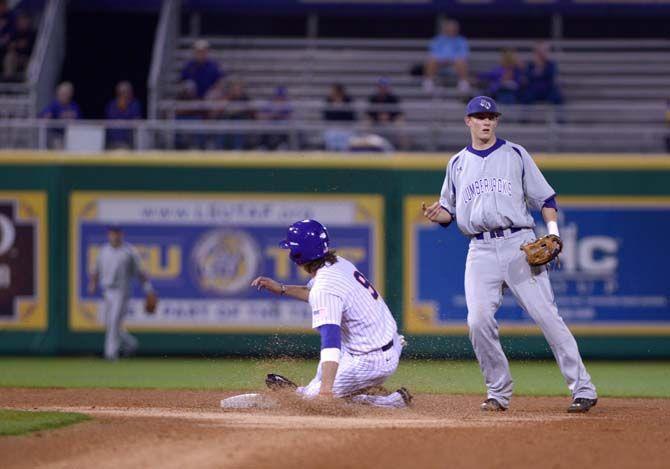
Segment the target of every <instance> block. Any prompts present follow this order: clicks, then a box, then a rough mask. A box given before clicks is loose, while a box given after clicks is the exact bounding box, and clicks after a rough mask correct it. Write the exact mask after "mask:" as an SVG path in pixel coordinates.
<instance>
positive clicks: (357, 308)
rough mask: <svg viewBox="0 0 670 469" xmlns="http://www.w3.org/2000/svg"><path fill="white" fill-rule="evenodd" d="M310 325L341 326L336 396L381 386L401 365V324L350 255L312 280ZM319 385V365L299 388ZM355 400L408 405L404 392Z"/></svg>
mask: <svg viewBox="0 0 670 469" xmlns="http://www.w3.org/2000/svg"><path fill="white" fill-rule="evenodd" d="M309 286H310V287H311V289H310V293H309V304H310V306H311V309H312V327H314V328H315V329H316V328H317V327H319V326H323V325H324V324H334V325H337V326H340V327H341V329H342V349H341V352H340V362H339V367H338V370H337V375H336V376H335V382H334V384H333V395H334V396H335V397H347V396H352V395H355V394H357V393H358V392H360V391H362V390H364V389H366V388H369V387H372V386H381V385H382V384H383V383H384V381H385V380H386V379H387V378H388V377H389V376H391V375H392V374H393V373H394V372H395V371H396V369H397V367H398V361H399V360H400V354H401V352H402V345H401V343H400V342H401V341H400V338H399V336H398V326H397V324H396V322H395V319H393V316H392V314H391V311H390V310H389V308H388V306H387V305H386V303H385V302H384V299H383V298H382V297H381V295H380V294H379V293H378V292H377V291H376V290H375V288H374V287H373V286H372V285H371V284H370V282H368V280H367V279H366V278H365V277H364V276H363V274H361V273H360V272H359V271H358V270H357V269H356V267H355V266H354V265H353V264H352V263H351V262H349V261H348V260H346V259H344V258H342V257H338V258H337V262H336V263H334V264H326V265H325V266H323V267H322V268H320V269H319V270H318V271H317V273H316V275H315V277H314V278H313V279H312V280H311V281H310V283H309ZM320 388H321V366H320V365H319V367H318V369H317V373H316V377H315V378H314V379H313V380H312V381H311V382H310V383H309V384H308V385H307V386H305V387H301V388H298V393H301V394H303V395H305V396H307V397H311V396H316V395H317V394H318V393H319V390H320ZM353 399H354V400H355V401H357V402H361V403H366V404H371V405H376V406H381V407H404V406H405V402H404V401H403V399H402V396H401V395H400V394H399V393H397V392H394V393H392V394H390V395H389V396H368V395H357V396H355V397H354V398H353Z"/></svg>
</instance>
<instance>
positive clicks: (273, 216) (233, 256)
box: [69, 192, 384, 333]
mask: <svg viewBox="0 0 670 469" xmlns="http://www.w3.org/2000/svg"><path fill="white" fill-rule="evenodd" d="M382 214H383V200H382V198H381V196H377V195H359V194H337V195H311V194H310V195H305V194H263V193H244V194H242V193H237V194H231V193H226V194H216V193H212V194H209V193H208V194H203V193H176V192H141V193H139V192H105V193H102V192H73V193H72V194H71V198H70V284H71V289H70V292H71V294H70V313H69V319H70V320H69V323H70V328H71V330H74V331H98V330H102V329H103V324H104V319H103V318H102V314H101V311H102V308H101V297H100V293H99V292H97V293H96V294H93V295H90V294H89V293H88V291H87V282H88V278H89V275H90V273H91V272H92V269H93V266H94V265H95V262H96V259H97V256H98V253H99V252H100V249H101V247H102V246H103V245H104V244H105V243H106V240H107V227H108V226H110V225H114V226H118V227H119V228H121V229H122V231H123V234H124V239H125V241H126V242H128V243H130V244H131V245H133V246H134V247H135V248H136V249H137V251H138V253H139V256H140V259H141V260H142V264H143V267H144V269H145V270H146V271H147V274H148V276H149V277H150V278H151V281H152V283H153V286H154V288H155V289H156V291H157V293H158V295H159V297H160V298H161V301H160V303H159V306H158V310H157V313H156V314H155V315H151V316H149V315H146V314H144V312H143V292H142V290H141V288H140V285H139V284H137V282H134V287H133V291H132V292H131V295H130V301H129V310H128V316H127V321H126V324H127V325H128V326H129V328H130V329H131V330H145V331H171V332H182V331H184V332H189V331H192V332H196V331H204V332H208V331H209V332H258V333H261V332H264V333H266V332H270V333H276V332H286V333H288V332H298V331H300V332H304V331H307V330H310V328H311V311H310V310H309V306H308V305H307V304H306V303H304V302H300V301H296V300H291V299H287V298H279V297H277V296H274V295H272V294H269V293H268V292H265V291H263V292H258V291H256V290H255V289H252V288H250V286H249V284H250V283H251V281H252V280H253V279H254V278H256V277H257V276H259V275H265V276H269V277H272V278H275V279H276V280H278V281H280V282H283V283H285V284H306V283H307V281H308V280H309V278H308V276H307V274H306V273H305V272H304V271H302V269H299V268H298V267H297V266H295V265H294V264H293V263H292V262H291V261H290V259H289V258H288V253H287V251H285V250H283V249H281V248H279V246H278V242H279V241H280V240H282V239H283V238H284V237H285V235H286V229H287V227H288V226H289V225H290V224H291V223H293V222H295V221H298V220H303V219H306V218H312V219H316V220H319V221H320V222H322V223H323V224H324V225H325V226H326V227H327V228H328V230H329V233H330V237H331V240H332V247H333V248H334V249H336V250H337V252H338V253H339V254H341V255H343V256H344V257H347V258H348V259H350V260H351V261H352V262H354V263H355V264H356V265H357V266H358V267H359V269H360V270H361V272H362V273H363V274H364V275H366V276H367V277H368V278H370V279H371V281H373V282H374V283H375V285H377V286H379V287H383V284H384V275H383V265H382V252H383V245H382V243H383V241H382V234H383V225H382Z"/></svg>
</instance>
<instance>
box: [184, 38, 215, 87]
mask: <svg viewBox="0 0 670 469" xmlns="http://www.w3.org/2000/svg"><path fill="white" fill-rule="evenodd" d="M223 76H224V74H223V73H222V72H221V70H220V69H219V65H218V64H217V63H216V62H215V61H213V60H211V59H210V58H209V42H207V41H206V40H204V39H198V40H197V41H195V42H194V43H193V60H191V61H189V62H188V63H187V64H186V65H185V66H184V68H183V69H182V71H181V79H182V81H183V80H192V81H194V82H195V84H196V87H197V91H198V98H202V97H204V96H205V94H207V92H208V91H209V89H210V88H211V87H212V86H214V84H215V83H216V82H218V81H219V79H221V78H222V77H223Z"/></svg>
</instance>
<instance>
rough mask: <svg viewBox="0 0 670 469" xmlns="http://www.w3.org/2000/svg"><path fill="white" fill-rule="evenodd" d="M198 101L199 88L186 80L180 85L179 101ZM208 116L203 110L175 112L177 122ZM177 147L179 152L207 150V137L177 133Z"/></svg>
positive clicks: (190, 133)
mask: <svg viewBox="0 0 670 469" xmlns="http://www.w3.org/2000/svg"><path fill="white" fill-rule="evenodd" d="M196 99H198V87H197V85H196V84H195V82H194V81H193V80H185V81H182V82H181V83H180V84H179V89H178V91H177V101H186V102H189V101H193V100H196ZM206 117H207V114H206V112H205V111H203V110H202V109H179V108H177V110H176V111H175V119H177V120H200V119H205V118H206ZM175 146H176V148H177V149H178V150H192V149H194V148H197V149H200V150H204V149H205V135H203V134H201V133H196V132H177V135H176V142H175Z"/></svg>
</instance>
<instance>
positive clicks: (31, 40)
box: [2, 13, 35, 81]
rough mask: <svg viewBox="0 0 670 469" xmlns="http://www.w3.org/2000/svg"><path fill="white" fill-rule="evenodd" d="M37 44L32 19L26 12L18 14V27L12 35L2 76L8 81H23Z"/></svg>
mask: <svg viewBox="0 0 670 469" xmlns="http://www.w3.org/2000/svg"><path fill="white" fill-rule="evenodd" d="M34 45H35V31H33V25H32V19H31V18H30V16H28V15H26V14H25V13H19V14H18V15H17V16H16V29H15V30H14V32H13V33H12V35H11V39H10V41H9V44H8V45H7V52H6V53H5V57H4V59H3V61H2V62H3V70H2V78H3V80H6V81H23V80H24V79H25V71H26V68H28V61H30V54H32V52H33V46H34Z"/></svg>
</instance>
